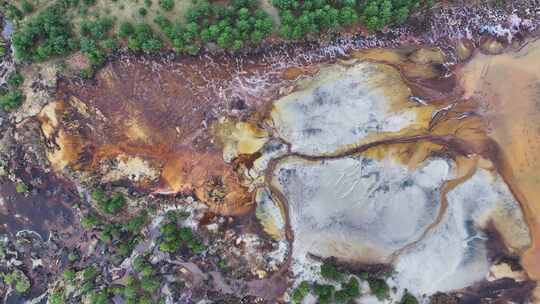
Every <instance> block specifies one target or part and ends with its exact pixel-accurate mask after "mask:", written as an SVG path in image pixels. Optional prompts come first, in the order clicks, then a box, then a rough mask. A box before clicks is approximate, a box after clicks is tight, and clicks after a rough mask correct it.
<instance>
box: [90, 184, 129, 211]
mask: <svg viewBox="0 0 540 304" xmlns="http://www.w3.org/2000/svg"><path fill="white" fill-rule="evenodd" d="M90 196H91V197H92V199H93V200H94V201H95V202H96V203H97V205H98V207H99V208H100V209H101V211H103V212H105V213H107V214H116V213H118V212H119V211H120V210H121V209H122V208H124V205H125V204H126V199H125V198H124V196H123V195H122V193H114V194H113V195H112V196H110V197H107V195H106V194H105V191H103V189H101V188H97V189H94V190H93V191H92V193H91V194H90Z"/></svg>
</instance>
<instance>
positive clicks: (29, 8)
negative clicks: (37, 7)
mask: <svg viewBox="0 0 540 304" xmlns="http://www.w3.org/2000/svg"><path fill="white" fill-rule="evenodd" d="M21 9H22V11H23V12H24V13H25V14H30V13H31V12H33V11H34V6H33V5H32V3H30V2H28V0H22V1H21Z"/></svg>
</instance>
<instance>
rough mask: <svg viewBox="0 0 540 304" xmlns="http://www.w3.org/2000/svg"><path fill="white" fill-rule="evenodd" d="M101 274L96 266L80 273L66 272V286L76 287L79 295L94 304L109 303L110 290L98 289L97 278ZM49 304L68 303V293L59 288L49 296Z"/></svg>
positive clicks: (70, 270)
mask: <svg viewBox="0 0 540 304" xmlns="http://www.w3.org/2000/svg"><path fill="white" fill-rule="evenodd" d="M99 274H100V271H99V269H98V268H96V267H94V266H89V267H86V268H84V269H82V270H80V271H78V272H75V271H74V270H73V269H70V268H68V269H66V270H64V273H63V276H64V281H65V282H66V284H69V285H72V286H75V287H76V288H77V289H78V290H79V291H78V294H80V295H82V296H85V297H87V299H88V300H89V302H90V303H92V304H107V303H109V298H110V292H109V290H108V289H101V290H98V288H97V287H96V282H97V278H98V276H99ZM48 303H51V304H63V303H66V293H65V290H64V288H57V289H55V290H54V291H53V292H52V293H51V294H49V298H48Z"/></svg>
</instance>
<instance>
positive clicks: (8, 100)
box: [0, 72, 24, 190]
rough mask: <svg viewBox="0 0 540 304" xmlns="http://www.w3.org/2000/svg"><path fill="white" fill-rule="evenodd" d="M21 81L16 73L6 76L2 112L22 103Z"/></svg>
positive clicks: (1, 103)
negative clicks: (6, 85)
mask: <svg viewBox="0 0 540 304" xmlns="http://www.w3.org/2000/svg"><path fill="white" fill-rule="evenodd" d="M23 81H24V78H23V76H22V75H21V74H19V73H17V72H13V73H12V74H11V75H9V76H8V79H7V84H8V90H7V91H6V92H4V93H3V94H1V95H0V106H1V107H2V109H4V111H13V110H15V109H17V108H18V107H20V106H21V104H22V103H23V101H24V95H23V93H22V92H21V91H20V90H19V86H20V85H21V84H22V83H23ZM17 190H18V189H17Z"/></svg>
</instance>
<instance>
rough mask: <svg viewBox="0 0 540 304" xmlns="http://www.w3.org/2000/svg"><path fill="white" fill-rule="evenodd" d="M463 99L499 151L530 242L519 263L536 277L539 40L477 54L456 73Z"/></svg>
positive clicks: (539, 254)
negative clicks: (474, 103)
mask: <svg viewBox="0 0 540 304" xmlns="http://www.w3.org/2000/svg"><path fill="white" fill-rule="evenodd" d="M458 75H460V80H461V81H460V82H461V85H462V86H463V88H464V89H465V95H464V98H467V99H473V100H478V102H479V104H480V110H479V112H480V113H481V115H482V116H483V117H485V119H486V120H487V124H488V135H489V136H490V137H491V138H493V139H494V140H495V141H496V142H497V143H498V144H499V146H500V147H501V149H502V151H503V156H502V157H503V159H502V160H501V164H500V165H501V168H500V170H501V171H502V173H503V176H504V177H505V180H506V181H507V183H508V184H509V186H510V188H511V189H512V191H513V193H514V195H515V196H516V198H517V199H518V200H519V201H520V202H521V203H522V207H523V211H524V213H525V217H526V218H527V222H528V224H529V227H530V230H531V234H532V241H533V243H532V246H531V248H530V249H529V250H527V252H526V253H525V254H524V256H523V265H524V267H525V268H526V269H527V273H528V274H529V276H531V277H532V278H535V279H536V280H538V279H539V278H540V175H539V174H538V172H540V171H539V170H540V154H539V153H538V151H539V149H540V128H539V127H538V121H540V120H539V119H540V41H539V40H535V41H530V42H528V43H527V44H526V45H524V46H522V47H521V48H520V49H519V50H516V51H511V52H508V53H505V54H501V55H496V56H490V55H484V54H478V55H477V56H475V57H474V59H473V60H472V61H471V62H469V63H468V64H466V65H465V66H464V67H463V68H462V69H461V70H460V71H459V72H458Z"/></svg>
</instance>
